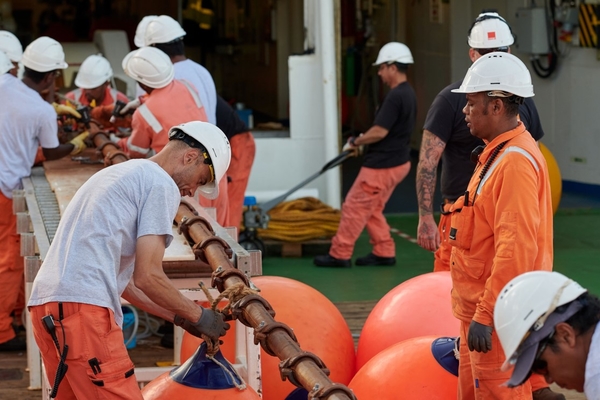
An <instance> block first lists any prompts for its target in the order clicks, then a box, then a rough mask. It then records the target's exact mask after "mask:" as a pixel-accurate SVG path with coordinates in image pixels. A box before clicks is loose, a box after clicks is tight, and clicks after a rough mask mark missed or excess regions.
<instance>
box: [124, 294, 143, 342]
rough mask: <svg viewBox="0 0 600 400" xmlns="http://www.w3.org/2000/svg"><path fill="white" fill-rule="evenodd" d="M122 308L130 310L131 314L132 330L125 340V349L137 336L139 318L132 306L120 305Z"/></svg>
mask: <svg viewBox="0 0 600 400" xmlns="http://www.w3.org/2000/svg"><path fill="white" fill-rule="evenodd" d="M123 307H126V308H128V309H130V310H131V313H132V314H133V329H132V330H131V334H130V335H129V337H128V338H126V339H125V347H127V346H128V345H129V344H130V343H131V342H132V341H133V339H135V337H136V335H137V331H138V325H139V316H138V312H137V309H136V308H135V307H134V306H132V305H130V304H123V305H121V308H123ZM124 333H125V331H123V334H124Z"/></svg>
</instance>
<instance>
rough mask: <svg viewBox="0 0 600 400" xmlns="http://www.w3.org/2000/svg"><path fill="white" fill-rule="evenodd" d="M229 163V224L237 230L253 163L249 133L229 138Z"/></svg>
mask: <svg viewBox="0 0 600 400" xmlns="http://www.w3.org/2000/svg"><path fill="white" fill-rule="evenodd" d="M230 145H231V163H230V164H229V168H228V169H227V176H229V178H230V179H231V182H229V185H228V186H227V193H228V195H229V224H228V226H235V227H236V228H239V227H240V225H241V223H242V213H243V211H244V196H245V194H246V188H247V187H248V179H249V178H250V170H251V169H252V164H253V163H254V155H255V153H256V144H255V142H254V137H253V136H252V134H251V133H250V132H244V133H238V134H237V135H234V136H232V137H231V140H230Z"/></svg>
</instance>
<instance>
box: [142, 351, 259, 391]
mask: <svg viewBox="0 0 600 400" xmlns="http://www.w3.org/2000/svg"><path fill="white" fill-rule="evenodd" d="M215 359H217V360H218V361H219V363H220V364H221V365H222V366H224V367H222V366H220V365H218V364H217V363H215V362H214V361H212V360H209V359H208V358H206V344H204V343H203V344H202V346H200V347H199V348H198V350H197V351H196V353H195V354H194V355H193V356H192V357H191V358H189V359H188V360H187V361H186V362H185V363H183V364H181V366H180V367H178V368H175V369H173V370H172V371H171V372H165V373H164V374H162V375H160V376H159V377H158V378H156V379H154V380H153V381H151V382H150V383H148V384H147V385H146V386H144V388H143V389H142V396H143V397H144V399H145V400H159V399H160V400H163V399H181V400H183V399H203V400H229V399H235V400H258V399H260V396H259V395H258V394H257V393H256V392H255V391H254V390H253V389H252V388H250V387H246V386H245V384H244V383H243V381H241V380H240V379H239V377H238V376H237V374H236V373H235V371H234V369H233V367H232V366H231V365H229V363H228V362H227V361H226V360H225V358H224V357H223V355H222V354H221V353H220V352H218V353H217V354H216V355H215ZM226 371H229V373H227V372H226ZM242 385H243V386H242Z"/></svg>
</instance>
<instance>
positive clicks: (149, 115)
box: [127, 79, 203, 158]
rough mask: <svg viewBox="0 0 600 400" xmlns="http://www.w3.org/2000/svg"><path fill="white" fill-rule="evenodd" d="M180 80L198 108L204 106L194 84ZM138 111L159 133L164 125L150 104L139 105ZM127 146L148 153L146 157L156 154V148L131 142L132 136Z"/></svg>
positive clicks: (155, 131)
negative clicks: (146, 147) (143, 146)
mask: <svg viewBox="0 0 600 400" xmlns="http://www.w3.org/2000/svg"><path fill="white" fill-rule="evenodd" d="M178 81H179V82H181V83H183V85H184V86H185V87H186V89H187V90H188V92H190V95H191V96H192V98H193V99H194V102H195V103H196V106H197V107H198V108H202V107H203V104H202V100H200V97H199V96H198V93H196V90H195V89H194V88H193V87H192V85H191V84H190V83H189V82H187V81H185V80H183V79H178ZM136 112H137V113H139V115H140V117H142V118H143V119H144V121H146V123H147V124H148V126H150V128H152V130H153V131H154V133H156V134H159V133H160V132H161V131H162V130H163V126H162V125H161V123H160V122H159V121H158V119H157V118H156V117H155V116H154V114H153V113H152V111H150V109H149V108H148V106H147V105H146V104H142V105H141V106H139V107H138V108H137V111H136ZM127 147H128V148H129V149H130V150H133V151H136V152H138V153H141V154H146V158H148V157H152V156H153V155H154V154H155V153H154V150H153V149H152V148H149V149H144V148H141V147H138V146H135V145H133V144H131V137H130V138H129V139H128V140H127Z"/></svg>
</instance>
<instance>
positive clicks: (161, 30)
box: [144, 15, 185, 46]
mask: <svg viewBox="0 0 600 400" xmlns="http://www.w3.org/2000/svg"><path fill="white" fill-rule="evenodd" d="M183 36H185V31H184V30H183V28H181V25H179V22H177V21H175V20H174V19H173V18H171V17H169V16H168V15H160V16H158V17H156V18H154V19H152V20H151V21H149V22H148V24H147V26H146V33H145V34H144V45H145V46H151V45H153V44H157V43H169V42H172V41H173V40H175V39H179V38H181V37H183Z"/></svg>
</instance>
